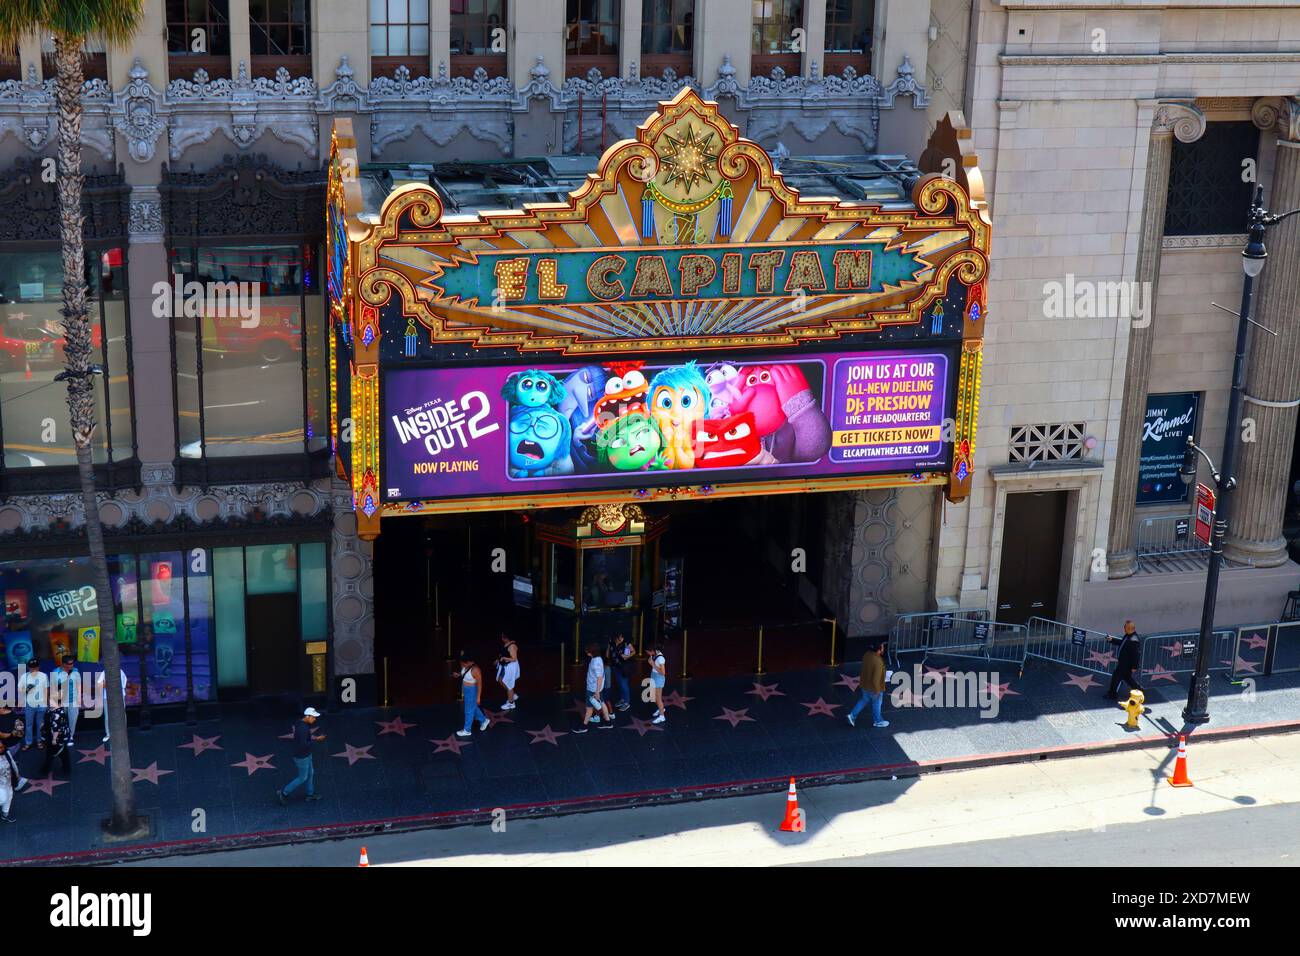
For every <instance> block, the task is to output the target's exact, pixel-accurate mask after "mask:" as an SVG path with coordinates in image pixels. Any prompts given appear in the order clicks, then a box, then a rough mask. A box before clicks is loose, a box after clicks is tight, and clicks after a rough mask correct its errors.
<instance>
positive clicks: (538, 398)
mask: <svg viewBox="0 0 1300 956" xmlns="http://www.w3.org/2000/svg"><path fill="white" fill-rule="evenodd" d="M501 397H502V398H504V399H505V400H506V401H507V402H509V403H510V404H511V405H523V406H524V407H526V408H540V407H541V406H543V405H559V404H560V403H561V402H562V401H564V386H563V385H561V384H560V380H559V379H557V378H556V377H555V376H554V375H552V374H551V373H550V372H543V371H541V370H540V369H535V368H530V369H529V370H528V371H526V372H515V373H514V374H513V375H511V376H510V377H509V378H508V379H506V383H505V385H503V386H501Z"/></svg>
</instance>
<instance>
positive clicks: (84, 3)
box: [0, 0, 144, 52]
mask: <svg viewBox="0 0 1300 956" xmlns="http://www.w3.org/2000/svg"><path fill="white" fill-rule="evenodd" d="M142 19H144V0H0V52H11V51H13V50H16V49H17V48H18V43H19V41H20V40H21V39H22V38H23V37H25V36H30V35H31V34H33V33H35V34H37V35H47V34H53V35H54V36H61V37H66V38H75V39H78V40H85V39H86V38H87V37H91V36H96V37H102V38H103V40H104V42H105V43H109V44H113V45H122V44H125V43H128V42H130V40H131V38H132V37H134V36H135V33H136V31H137V30H138V29H139V27H140V21H141V20H142Z"/></svg>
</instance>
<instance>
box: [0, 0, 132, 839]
mask: <svg viewBox="0 0 1300 956" xmlns="http://www.w3.org/2000/svg"><path fill="white" fill-rule="evenodd" d="M143 6H144V0H2V2H0V46H3V47H5V48H8V49H16V48H17V46H18V43H19V41H20V40H21V39H22V38H23V37H26V36H31V35H33V34H35V35H37V36H42V37H44V36H49V35H53V37H54V60H55V64H56V66H57V71H58V76H57V80H56V82H55V102H56V103H57V105H58V109H59V148H58V177H57V181H56V184H57V187H58V196H59V236H60V240H61V242H62V247H63V248H62V252H63V308H62V310H61V312H62V314H63V330H64V341H65V345H64V361H65V363H66V368H65V369H64V371H63V372H61V373H60V378H62V379H63V380H65V381H66V382H67V383H68V411H69V416H70V420H71V425H72V438H73V441H74V443H75V444H76V451H77V474H78V477H79V478H80V480H81V503H82V509H83V511H84V512H85V520H86V542H87V545H88V546H89V549H90V564H91V570H92V572H93V574H94V582H95V591H96V595H97V597H98V602H99V631H100V656H101V658H102V660H103V663H104V671H105V674H104V682H105V698H106V699H105V701H104V706H105V708H106V711H105V713H106V716H107V719H108V727H109V731H110V733H111V734H112V738H113V760H112V786H113V815H112V819H111V820H110V821H109V831H110V832H111V833H113V834H116V835H127V834H132V833H134V832H135V831H136V830H138V829H139V826H140V823H139V819H138V818H137V817H136V813H135V791H134V788H133V787H132V784H131V751H130V746H129V741H128V739H127V734H126V711H125V710H124V708H123V707H122V700H123V698H122V677H121V674H122V670H121V654H120V652H119V651H118V647H117V635H116V632H115V630H114V626H115V623H116V622H115V620H114V613H113V590H112V586H111V584H110V583H109V579H108V558H107V556H106V555H105V554H104V529H103V527H102V525H101V524H100V521H99V507H98V505H97V504H96V501H95V470H94V466H93V459H92V453H91V440H92V438H93V436H94V434H95V424H96V423H95V380H94V375H95V371H96V370H95V369H93V368H92V365H91V328H90V320H89V318H88V317H87V314H86V298H87V294H86V293H87V290H86V273H85V269H86V265H85V263H86V248H85V241H84V239H83V237H82V234H81V225H82V215H81V191H82V185H83V183H84V180H85V177H84V176H83V175H82V173H81V87H82V84H83V83H84V81H85V75H84V72H83V70H82V56H83V52H82V51H83V49H84V46H85V41H86V39H87V38H88V37H99V38H101V39H103V40H104V41H105V42H106V43H111V44H125V43H127V42H128V41H130V39H131V38H132V37H133V36H134V35H135V32H136V28H137V27H138V26H139V24H140V20H141V18H142V17H143Z"/></svg>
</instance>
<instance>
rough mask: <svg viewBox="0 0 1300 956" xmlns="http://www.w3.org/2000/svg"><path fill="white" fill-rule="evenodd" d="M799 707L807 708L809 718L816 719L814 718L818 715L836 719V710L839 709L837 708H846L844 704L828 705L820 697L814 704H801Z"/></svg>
mask: <svg viewBox="0 0 1300 956" xmlns="http://www.w3.org/2000/svg"><path fill="white" fill-rule="evenodd" d="M799 706H800V707H807V708H808V716H809V717H814V716H816V715H817V714H825V715H826V716H827V717H834V716H835V710H836V708H837V707H842V706H844V705H843V704H828V703H827V702H826V701H824V700H822V699H821V698H820V697H818V698H817V699H816V700H815V701H813V702H812V703H808V704H803V703H801V704H800V705H799Z"/></svg>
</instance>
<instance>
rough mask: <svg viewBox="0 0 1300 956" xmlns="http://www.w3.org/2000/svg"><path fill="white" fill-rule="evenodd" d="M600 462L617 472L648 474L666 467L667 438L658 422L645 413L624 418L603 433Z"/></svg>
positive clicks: (637, 413)
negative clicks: (664, 451)
mask: <svg viewBox="0 0 1300 956" xmlns="http://www.w3.org/2000/svg"><path fill="white" fill-rule="evenodd" d="M598 445H599V449H600V461H601V464H602V465H604V466H605V467H606V468H613V469H614V470H615V471H645V470H648V469H657V468H663V467H665V465H664V463H663V456H662V454H661V452H662V451H663V447H664V438H663V435H661V434H660V433H659V426H658V425H656V424H655V423H654V420H653V419H651V418H650V417H649V416H647V415H644V414H642V413H641V412H633V413H632V414H631V415H624V416H623V417H622V418H620V419H619V420H618V421H616V422H614V424H612V425H610V426H609V427H608V428H606V429H604V430H602V431H601V433H600V438H599V440H598Z"/></svg>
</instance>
